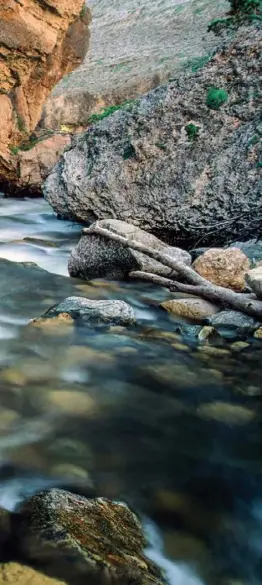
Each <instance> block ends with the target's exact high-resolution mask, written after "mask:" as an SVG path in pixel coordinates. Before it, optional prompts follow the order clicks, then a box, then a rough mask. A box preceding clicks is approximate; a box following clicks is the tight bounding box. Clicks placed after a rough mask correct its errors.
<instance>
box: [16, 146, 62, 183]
mask: <svg viewBox="0 0 263 585" xmlns="http://www.w3.org/2000/svg"><path fill="white" fill-rule="evenodd" d="M69 144H70V136H69V135H67V134H54V135H53V136H50V137H48V138H46V139H44V140H41V141H40V142H38V143H37V144H36V145H35V146H34V147H33V148H31V149H30V150H25V151H23V150H20V151H19V152H18V155H17V159H18V168H19V177H18V180H17V182H16V184H17V186H18V187H19V188H20V189H26V188H28V189H29V190H30V192H31V193H33V192H37V193H41V185H42V183H43V181H44V180H45V179H46V177H47V176H48V174H49V173H50V172H51V170H52V168H53V167H54V165H55V164H56V162H57V160H58V158H59V156H60V154H62V152H63V150H64V148H65V146H68V145H69Z"/></svg>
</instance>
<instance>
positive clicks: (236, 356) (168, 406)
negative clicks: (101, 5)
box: [0, 200, 261, 585]
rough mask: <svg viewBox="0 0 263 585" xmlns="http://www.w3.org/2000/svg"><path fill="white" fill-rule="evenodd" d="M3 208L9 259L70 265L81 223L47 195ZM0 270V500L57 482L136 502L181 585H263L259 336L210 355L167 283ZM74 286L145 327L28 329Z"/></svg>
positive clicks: (156, 550)
mask: <svg viewBox="0 0 263 585" xmlns="http://www.w3.org/2000/svg"><path fill="white" fill-rule="evenodd" d="M1 204H3V206H2V207H1V214H2V217H3V221H4V224H3V225H4V229H3V233H2V231H1V235H0V240H1V243H0V258H1V257H2V258H6V257H7V256H8V259H12V260H15V259H17V258H19V253H20V251H22V250H24V251H25V254H26V256H25V258H26V261H28V260H32V258H33V256H34V261H35V262H37V264H38V265H39V266H42V267H45V268H49V270H50V272H55V271H56V272H57V273H59V274H63V273H65V272H66V257H67V255H68V250H69V249H70V248H71V247H72V246H73V245H74V242H75V240H76V239H77V234H78V233H79V230H80V227H79V226H71V227H70V229H69V225H68V223H67V222H65V223H64V222H59V221H57V220H56V218H55V217H54V216H53V215H52V213H50V212H49V208H48V206H47V205H46V204H45V203H44V202H43V201H41V200H39V201H36V200H34V201H18V202H14V201H12V202H11V201H10V200H4V201H1ZM25 220H26V221H25ZM9 230H10V234H11V235H10V239H9V241H8V235H7V233H8V231H9ZM28 236H29V237H30V238H31V237H32V238H34V241H27V243H26V244H25V243H21V241H23V238H24V237H28ZM35 238H38V239H39V240H40V239H41V242H40V243H39V244H38V245H36V242H35ZM10 240H12V243H10ZM44 240H45V241H46V242H47V244H46V245H45V244H44V243H43V241H44ZM14 242H15V243H14ZM53 244H54V246H53ZM25 246H26V247H25ZM29 250H30V252H28V251H29ZM43 250H44V252H45V253H44V254H43ZM50 250H51V251H52V254H53V260H54V261H56V262H57V268H55V264H54V263H53V261H52V262H51V263H50V264H49V260H50V258H51V257H52V254H50ZM21 253H22V252H21ZM23 253H24V252H23ZM27 254H28V255H27ZM44 258H45V260H44ZM45 263H46V264H45ZM0 265H1V275H3V276H4V277H3V276H2V278H3V280H1V295H0V296H1V308H0V402H1V415H0V457H1V462H2V467H1V470H0V479H1V483H0V503H1V504H2V505H4V506H7V507H8V508H9V509H10V508H12V507H13V506H14V505H15V504H16V503H17V502H18V501H19V499H21V498H23V497H26V496H27V495H29V494H31V493H33V492H35V491H38V490H39V489H40V488H42V487H44V486H48V485H60V486H62V487H69V488H70V489H72V490H76V491H79V493H82V494H84V495H93V494H96V495H97V494H99V495H105V496H107V497H110V498H115V499H118V498H121V499H125V500H126V501H128V502H129V503H130V504H131V505H132V506H133V507H134V508H135V509H136V510H137V511H138V512H139V513H140V514H142V516H143V518H144V521H145V527H146V530H147V531H148V534H149V536H150V545H151V547H150V553H149V554H151V556H152V558H154V559H155V560H157V561H159V563H160V564H162V565H163V566H165V568H166V570H167V574H168V575H169V579H170V583H171V584H172V585H179V584H180V583H181V584H182V585H200V583H203V582H204V583H206V584H207V585H210V584H211V585H233V584H235V585H236V584H237V583H238V584H240V585H241V584H243V585H258V584H259V583H260V572H259V568H260V548H259V547H260V532H259V531H260V504H259V502H260V419H259V416H260V399H259V388H260V382H261V379H260V378H261V371H260V357H261V356H260V351H261V346H260V342H259V340H255V339H254V340H252V339H251V340H249V344H248V346H247V347H245V348H243V349H242V351H237V350H236V349H234V348H231V344H223V345H222V346H221V347H220V349H221V353H220V351H219V352H215V353H214V355H210V354H209V353H208V352H207V351H206V348H205V345H204V346H202V347H200V346H198V345H197V343H196V340H195V339H194V338H193V337H192V338H188V337H182V336H180V335H178V334H177V333H176V332H175V323H174V322H173V321H172V320H171V319H169V317H168V316H167V315H166V313H164V312H162V311H160V310H159V309H158V307H156V306H155V303H154V301H156V300H158V299H162V298H164V297H165V295H166V294H167V293H166V292H165V291H164V290H160V289H158V288H154V287H150V286H146V285H142V286H141V285H139V284H136V285H134V284H127V283H126V284H125V283H124V284H122V285H120V284H119V283H98V282H97V283H94V285H92V284H90V283H89V284H88V283H81V282H79V281H77V280H76V281H72V280H71V279H67V280H66V279H64V278H62V277H60V276H55V275H54V274H48V273H42V272H40V271H37V269H34V268H30V267H24V266H20V267H19V266H18V265H15V264H12V265H10V263H8V262H5V261H3V260H0ZM72 294H75V295H81V296H86V297H87V298H98V299H99V298H109V299H111V298H119V299H125V300H127V301H128V302H130V303H131V304H132V305H133V307H134V309H135V311H136V316H137V325H136V326H133V327H128V328H121V327H111V328H99V329H94V330H91V329H87V328H85V327H76V326H74V327H71V328H69V329H68V330H67V332H63V334H61V332H59V335H55V334H54V331H53V332H52V331H45V330H43V329H41V328H36V327H32V326H30V325H28V321H29V319H30V318H33V317H35V316H39V315H40V314H41V313H43V311H45V310H46V309H47V308H48V307H49V306H51V305H52V304H55V303H56V302H59V301H60V300H62V299H63V298H64V297H66V296H68V295H72ZM149 299H152V301H153V302H152V306H149ZM222 350H224V351H222ZM248 535H249V539H248ZM178 563H179V564H178ZM181 563H182V566H181Z"/></svg>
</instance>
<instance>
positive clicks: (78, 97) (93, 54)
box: [42, 0, 229, 129]
mask: <svg viewBox="0 0 263 585" xmlns="http://www.w3.org/2000/svg"><path fill="white" fill-rule="evenodd" d="M88 5H89V6H90V8H91V10H92V26H91V47H90V51H89V54H88V56H87V58H86V59H85V61H84V62H83V65H81V67H80V68H79V69H78V70H76V71H75V72H74V73H73V74H72V75H70V76H69V77H68V78H66V79H63V80H62V81H61V83H59V84H58V85H57V87H56V88H54V91H53V92H52V94H51V96H50V98H49V99H48V101H47V102H46V104H45V107H44V112H43V120H42V124H44V125H45V126H46V127H47V128H54V129H57V128H59V126H60V125H61V124H63V125H64V124H65V125H72V126H73V127H74V126H86V125H87V121H88V118H89V115H90V114H91V113H93V112H96V111H98V110H100V108H102V107H103V106H107V105H112V104H115V103H122V102H123V101H124V100H126V99H130V98H134V97H136V96H138V95H142V94H144V93H146V92H147V91H149V90H150V89H152V88H154V87H156V86H157V85H160V83H163V82H164V81H166V80H167V79H168V78H169V77H171V76H172V75H173V74H175V73H176V71H177V70H178V69H180V68H181V67H182V66H185V65H186V64H187V63H188V66H189V68H190V69H191V68H192V67H195V66H196V64H198V62H199V61H201V62H202V59H204V60H205V58H207V54H209V53H210V52H211V50H212V49H213V47H214V46H215V45H217V43H218V39H217V38H216V37H215V36H214V35H213V34H212V33H209V34H208V33H207V25H208V23H209V22H210V21H211V20H213V18H220V17H221V16H222V15H224V14H225V12H226V11H227V10H229V4H228V2H227V1H226V0H202V3H201V4H200V0H192V1H191V2H189V0H162V2H158V1H157V0H155V1H154V2H153V0H122V2H120V0H111V2H108V0H90V1H88Z"/></svg>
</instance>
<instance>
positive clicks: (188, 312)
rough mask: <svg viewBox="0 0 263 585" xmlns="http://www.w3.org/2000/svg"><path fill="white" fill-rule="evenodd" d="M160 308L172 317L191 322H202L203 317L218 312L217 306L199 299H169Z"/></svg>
mask: <svg viewBox="0 0 263 585" xmlns="http://www.w3.org/2000/svg"><path fill="white" fill-rule="evenodd" d="M161 307H163V309H166V311H168V312H169V313H171V314H172V315H175V316H178V317H183V318H186V319H191V320H193V321H203V319H204V318H205V317H208V316H210V315H214V314H215V313H217V312H218V311H219V308H218V307H217V305H214V304H213V303H210V302H208V301H205V300H204V299H200V298H199V297H194V298H189V299H171V300H169V301H165V302H164V303H161Z"/></svg>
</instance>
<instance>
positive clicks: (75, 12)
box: [0, 0, 91, 182]
mask: <svg viewBox="0 0 263 585" xmlns="http://www.w3.org/2000/svg"><path fill="white" fill-rule="evenodd" d="M90 20H91V16H90V11H89V9H88V8H86V7H85V5H83V0H74V2H72V0H0V182H5V181H9V180H10V181H13V180H14V178H15V176H16V175H17V172H18V170H17V160H16V157H14V156H13V155H12V148H13V147H14V146H15V145H17V144H19V142H20V141H21V140H23V139H26V138H27V137H28V136H29V135H30V134H31V133H32V131H33V130H34V129H35V127H36V125H37V123H38V121H39V119H40V117H41V112H42V107H43V104H44V102H45V100H46V98H47V96H48V94H49V92H50V91H51V89H52V88H53V87H54V85H55V84H56V83H57V82H58V81H59V80H60V79H61V78H62V77H63V75H65V74H67V73H69V72H71V71H72V70H73V69H75V68H76V67H77V66H78V65H79V64H80V63H81V62H82V60H83V58H84V56H85V54H86V52H87V49H88V45H89V30H88V25H89V23H90ZM10 149H11V150H10Z"/></svg>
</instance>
